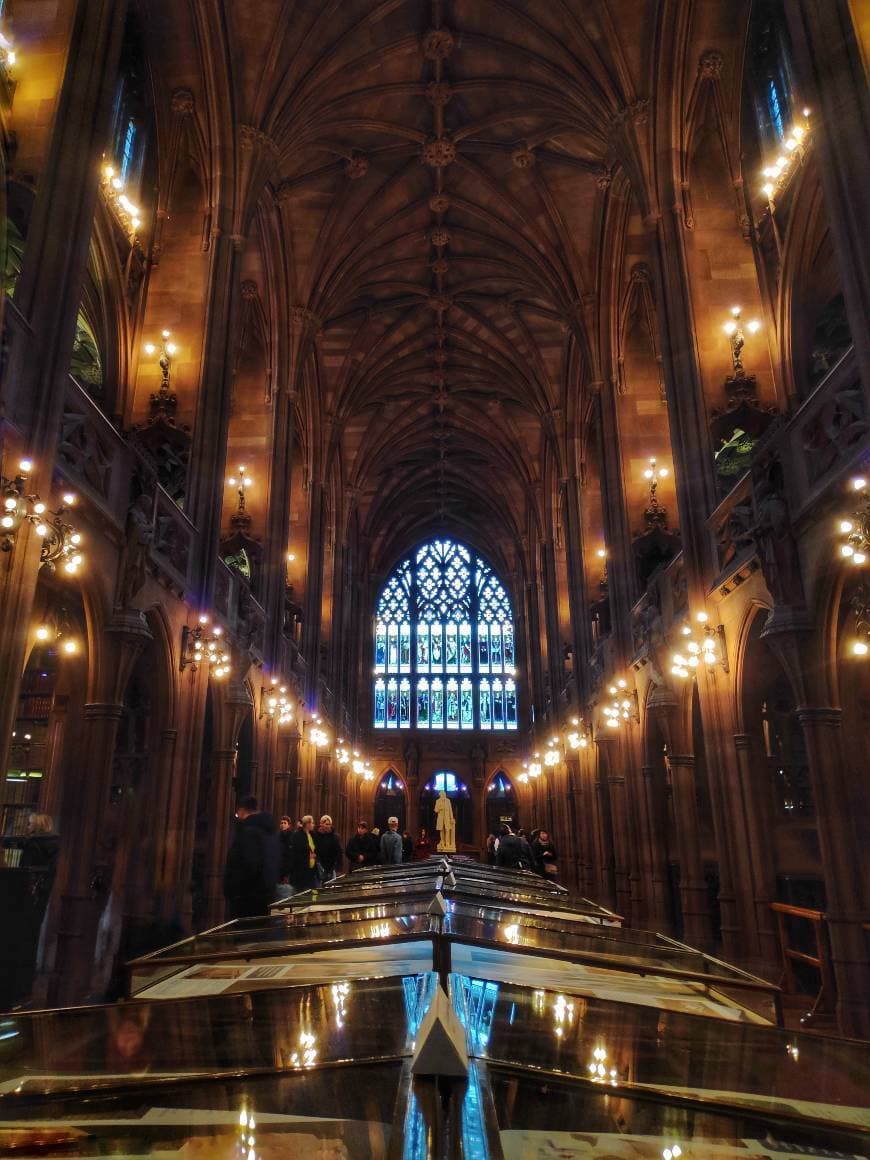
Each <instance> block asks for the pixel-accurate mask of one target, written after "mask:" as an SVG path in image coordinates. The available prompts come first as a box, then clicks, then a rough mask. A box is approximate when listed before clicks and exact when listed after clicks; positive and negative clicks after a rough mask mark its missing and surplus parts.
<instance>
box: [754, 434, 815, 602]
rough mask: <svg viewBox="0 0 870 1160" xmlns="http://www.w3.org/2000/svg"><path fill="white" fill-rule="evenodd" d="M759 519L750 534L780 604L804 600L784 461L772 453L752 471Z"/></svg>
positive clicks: (771, 588) (772, 592) (757, 517)
mask: <svg viewBox="0 0 870 1160" xmlns="http://www.w3.org/2000/svg"><path fill="white" fill-rule="evenodd" d="M752 483H753V493H752V499H753V506H754V508H755V523H754V525H753V527H752V528H751V529H750V532H749V534H750V535H751V536H752V539H753V540H754V541H755V547H756V550H757V551H758V559H759V562H760V563H761V570H762V572H763V573H764V582H765V584H766V585H767V587H768V591H769V592H770V594H771V596H772V597H773V599H774V601H775V602H776V604H778V605H787V606H791V607H802V606H803V604H804V590H803V581H802V579H801V562H800V555H799V553H798V546H797V540H796V539H795V535H794V531H793V530H792V524H791V515H790V513H789V510H788V501H787V500H786V497H785V478H784V475H783V470H782V464H781V463H780V462H779V460H778V459H777V458H776V457H775V456H773V455H769V456H768V457H767V458H766V459H763V460H762V461H761V462H760V463H758V464H757V465H756V467H755V468H754V469H753V472H752Z"/></svg>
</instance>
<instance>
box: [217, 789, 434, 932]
mask: <svg viewBox="0 0 870 1160" xmlns="http://www.w3.org/2000/svg"><path fill="white" fill-rule="evenodd" d="M236 818H237V820H238V823H239V824H238V826H237V828H236V833H235V835H234V837H233V841H232V844H231V845H230V849H229V853H228V855H227V863H226V870H225V872H224V896H225V897H226V899H227V903H228V907H229V913H230V917H231V918H248V917H251V916H253V915H257V914H266V913H267V911H268V909H269V906H270V905H271V903H273V902H274V901H275V900H276V899H280V898H291V897H292V896H293V895H294V894H298V893H299V892H300V891H303V890H311V889H313V888H314V887H317V886H322V885H323V884H324V883H325V882H331V881H332V879H333V878H335V876H336V875H337V874H338V873H339V872H340V871H341V869H342V865H343V861H344V859H345V858H347V866H348V870H349V871H350V872H353V871H354V870H359V869H361V868H362V867H364V866H375V865H378V864H380V865H384V866H395V865H398V864H400V863H402V862H410V861H412V860H416V859H422V858H428V857H429V855H430V854H433V853H434V852H435V850H434V848H433V846H432V844H431V843H430V841H429V838H428V836H427V834H426V831H425V830H423V831H422V833H421V835H420V837H419V838H418V839H417V841H416V842H415V841H414V839H413V838H412V837H411V835H410V834H409V833H408V831H407V830H405V831H404V832H403V833H402V832H400V831H399V819H398V818H396V817H392V818H388V819H387V826H386V829H385V830H384V831H383V833H382V832H381V830H380V829H379V828H378V827H377V826H372V827H371V828H369V825H368V823H367V822H363V821H361V822H359V823H358V824H357V827H356V832H355V834H354V835H353V837H352V838H351V839H350V841H349V842H348V843H347V845H346V846H344V847H342V843H341V839H340V838H339V837H338V835H337V834H336V833H335V829H334V827H333V823H332V818H331V817H330V816H329V814H324V815H323V817H322V818H321V819H320V821H319V822H318V823H317V824H316V825H315V821H314V818H313V816H312V815H311V814H306V815H305V816H304V817H303V818H300V819H299V821H298V822H294V821H293V819H292V818H290V817H288V816H287V815H286V814H285V815H284V817H282V818H281V819H280V821H279V823H278V826H277V828H276V826H275V820H274V818H273V817H272V815H271V814H269V813H266V812H265V811H262V810H260V809H259V807H258V804H257V799H256V798H255V797H245V798H243V799H242V800H241V801H240V802H239V804H238V807H237V809H236Z"/></svg>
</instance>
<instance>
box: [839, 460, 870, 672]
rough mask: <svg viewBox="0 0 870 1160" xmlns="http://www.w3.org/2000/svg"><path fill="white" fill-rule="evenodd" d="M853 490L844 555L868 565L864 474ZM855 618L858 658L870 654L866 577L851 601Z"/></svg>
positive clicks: (869, 501) (844, 523)
mask: <svg viewBox="0 0 870 1160" xmlns="http://www.w3.org/2000/svg"><path fill="white" fill-rule="evenodd" d="M850 486H851V489H852V491H853V492H854V493H855V494H856V495H857V497H858V506H857V507H856V508H855V509H854V510H853V512H852V514H851V515H850V516H848V517H844V518H842V519H841V520H840V521H839V524H838V531H839V533H840V537H841V538H840V558H841V559H843V560H845V561H846V562H847V563H848V564H850V565H851V566H852V567H853V568H864V567H866V566H867V564H868V561H870V490H868V487H867V480H866V479H865V477H864V476H863V475H858V476H855V478H854V479H852V481H851V485H850ZM850 606H851V609H852V613H853V615H854V617H855V637H854V638H853V640H852V642H851V652H852V655H853V656H856V657H866V656H868V655H870V583H868V581H867V579H866V577H865V578H862V580H861V583H860V584H859V586H858V588H857V589H856V590H855V592H854V594H853V595H852V598H851V600H850Z"/></svg>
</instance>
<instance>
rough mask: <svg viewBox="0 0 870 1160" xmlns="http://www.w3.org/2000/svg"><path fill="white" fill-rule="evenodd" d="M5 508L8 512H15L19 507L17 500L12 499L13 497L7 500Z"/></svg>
mask: <svg viewBox="0 0 870 1160" xmlns="http://www.w3.org/2000/svg"><path fill="white" fill-rule="evenodd" d="M3 506H4V507H5V508H6V510H7V511H8V512H14V511H15V509H16V508H17V507H18V501H17V500H15V499H12V497H11V496H10V498H9V499H7V500H6V503H5V504H4V505H3Z"/></svg>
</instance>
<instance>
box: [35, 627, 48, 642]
mask: <svg viewBox="0 0 870 1160" xmlns="http://www.w3.org/2000/svg"><path fill="white" fill-rule="evenodd" d="M48 635H49V634H48V628H47V627H46V625H44V624H41V625H40V626H39V628H38V629H37V630H36V639H37V640H48Z"/></svg>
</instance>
